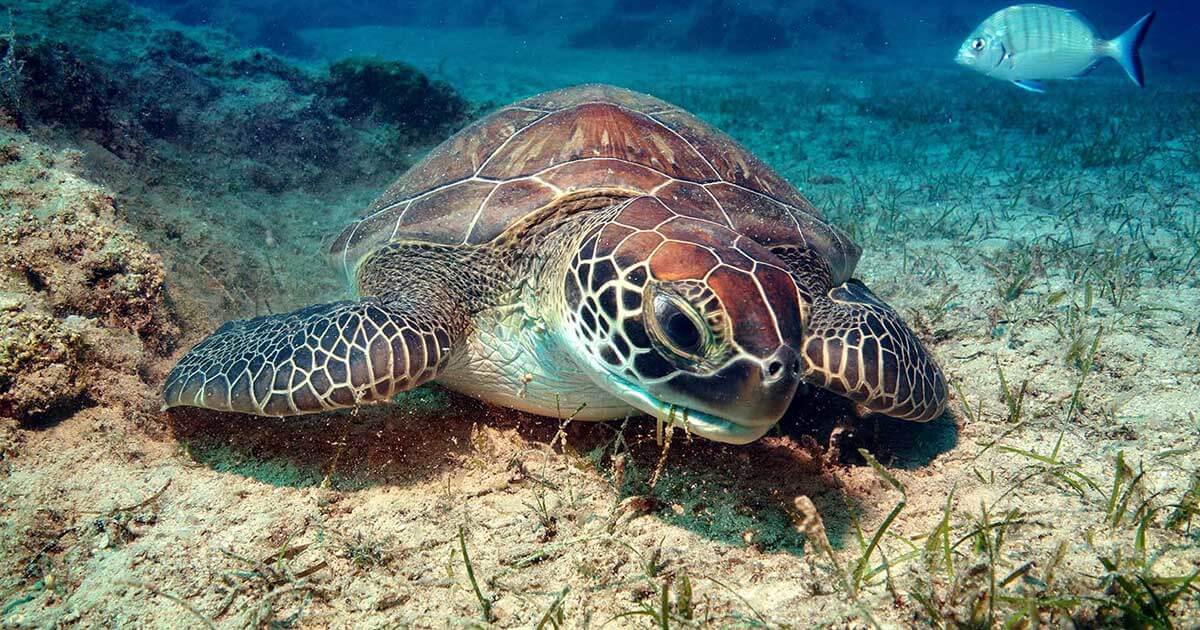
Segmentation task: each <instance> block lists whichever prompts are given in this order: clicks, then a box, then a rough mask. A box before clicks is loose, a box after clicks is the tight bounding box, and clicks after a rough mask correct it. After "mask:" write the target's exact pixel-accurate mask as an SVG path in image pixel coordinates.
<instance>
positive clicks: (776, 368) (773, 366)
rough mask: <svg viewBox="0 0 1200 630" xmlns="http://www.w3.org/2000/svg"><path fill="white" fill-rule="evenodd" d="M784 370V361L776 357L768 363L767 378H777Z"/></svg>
mask: <svg viewBox="0 0 1200 630" xmlns="http://www.w3.org/2000/svg"><path fill="white" fill-rule="evenodd" d="M782 372H783V361H780V360H779V359H775V360H774V361H771V362H770V363H768V364H767V378H772V379H776V378H779V375H780V374H781V373H782Z"/></svg>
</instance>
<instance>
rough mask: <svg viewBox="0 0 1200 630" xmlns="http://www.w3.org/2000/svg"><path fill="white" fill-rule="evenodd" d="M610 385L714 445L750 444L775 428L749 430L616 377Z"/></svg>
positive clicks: (640, 407) (610, 377) (609, 376)
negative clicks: (662, 398)
mask: <svg viewBox="0 0 1200 630" xmlns="http://www.w3.org/2000/svg"><path fill="white" fill-rule="evenodd" d="M605 376H606V377H607V378H606V379H605V380H606V381H607V383H606V384H607V385H608V386H609V387H611V388H612V389H613V390H614V391H613V393H615V394H616V395H617V396H619V397H620V398H622V399H623V400H625V401H626V402H628V403H629V404H630V405H632V406H634V407H636V408H637V409H638V410H639V411H642V412H644V413H646V414H649V415H651V416H654V417H655V418H656V419H657V420H659V421H660V422H664V423H668V424H673V425H675V426H678V427H681V428H683V429H685V430H687V431H688V432H690V433H695V434H696V435H699V436H701V437H703V438H707V439H709V440H713V441H714V442H724V443H726V444H749V443H750V442H753V441H754V440H757V439H758V438H760V437H762V436H763V434H765V433H766V432H767V430H769V429H770V428H771V426H773V425H774V423H771V424H768V425H758V426H745V425H740V424H737V423H736V422H732V421H730V420H726V419H724V418H719V417H717V416H714V415H712V414H708V413H704V412H703V411H697V410H695V409H688V408H686V407H681V406H679V405H672V404H670V403H666V402H663V401H661V400H659V399H658V398H655V397H654V396H651V395H650V393H649V392H647V391H645V390H644V389H641V388H639V387H636V386H634V385H632V384H631V383H629V382H628V381H626V380H624V379H622V378H621V377H619V376H616V375H614V374H606V375H605Z"/></svg>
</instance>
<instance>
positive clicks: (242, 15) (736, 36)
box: [141, 0, 1200, 78]
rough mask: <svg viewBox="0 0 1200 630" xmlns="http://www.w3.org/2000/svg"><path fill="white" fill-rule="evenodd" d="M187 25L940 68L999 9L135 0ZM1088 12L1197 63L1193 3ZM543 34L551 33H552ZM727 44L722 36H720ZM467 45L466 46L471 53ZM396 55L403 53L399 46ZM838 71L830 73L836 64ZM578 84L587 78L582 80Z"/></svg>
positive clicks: (259, 38)
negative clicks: (408, 29)
mask: <svg viewBox="0 0 1200 630" xmlns="http://www.w3.org/2000/svg"><path fill="white" fill-rule="evenodd" d="M141 2H142V3H143V4H145V5H146V6H152V7H155V8H158V9H161V10H162V11H164V12H165V13H167V14H169V15H171V16H172V17H174V18H175V19H177V20H180V21H181V22H184V23H190V24H198V25H207V26H214V27H217V28H222V29H227V30H230V31H232V32H234V33H237V34H238V35H239V36H240V37H242V38H243V39H244V40H245V41H247V42H250V43H255V44H261V45H264V46H267V47H269V48H272V49H274V50H276V51H278V52H282V53H285V54H293V55H298V56H305V55H310V54H312V53H313V51H312V49H311V47H310V46H309V45H308V44H307V43H306V42H305V37H304V32H305V31H306V30H311V29H327V28H348V27H361V26H421V27H429V28H434V29H444V30H454V29H463V28H477V27H493V28H499V29H503V30H505V31H507V32H509V33H512V34H515V35H518V36H522V37H529V38H532V39H543V38H545V39H547V40H548V41H553V40H554V39H558V40H559V41H561V42H564V43H573V44H575V45H584V46H589V47H594V48H595V50H596V54H597V55H603V54H604V52H603V51H604V50H606V49H619V48H641V49H653V50H667V51H672V50H674V51H679V50H716V51H721V52H726V53H730V54H734V53H740V52H753V51H759V52H761V51H764V50H776V49H786V50H789V51H791V52H792V53H794V54H798V55H802V54H806V53H807V52H809V51H810V50H811V47H810V46H809V45H807V44H808V40H809V39H810V38H811V37H812V35H813V34H814V33H820V32H832V33H834V34H838V35H840V36H843V37H844V38H845V40H846V41H845V42H844V43H845V44H846V45H847V46H848V47H849V48H850V49H857V50H858V52H860V53H861V54H863V55H876V56H880V57H883V58H895V59H896V60H897V63H909V62H910V60H911V59H913V58H916V59H921V60H923V61H924V62H926V63H931V64H933V63H938V62H944V61H945V60H946V59H948V58H949V56H950V54H951V53H952V51H953V49H954V48H955V47H956V46H957V45H958V43H959V42H960V41H961V40H962V38H964V37H965V36H966V35H967V33H968V32H969V31H970V29H971V28H972V27H973V26H974V25H975V24H977V23H978V22H979V21H981V20H982V19H983V18H985V17H986V16H987V15H988V14H990V13H991V12H993V11H995V10H997V9H1000V8H1003V7H1005V6H1007V4H1008V3H1004V2H995V1H988V2H969V1H958V2H945V1H943V2H922V1H919V0H900V1H887V2H883V1H873V0H850V1H848V2H842V1H838V2H782V1H761V2H754V1H748V2H740V1H732V0H724V1H722V0H714V1H709V2H689V1H686V0H663V1H659V2H647V1H643V0H610V1H609V2H594V3H593V2H589V3H577V2H570V1H563V0H548V1H528V0H525V1H516V2H496V1H494V0H473V1H449V2H442V1H439V0H427V1H413V0H404V1H399V0H366V1H363V2H354V3H338V2H322V1H320V0H300V1H295V2H293V1H290V0H231V1H228V2H221V3H214V2H206V1H204V0H141ZM1058 6H1062V7H1064V8H1070V9H1076V10H1078V11H1081V12H1082V13H1083V14H1084V15H1086V16H1087V17H1088V18H1089V19H1090V20H1091V21H1092V22H1093V23H1094V24H1095V25H1096V26H1097V28H1098V30H1099V32H1100V34H1101V35H1102V36H1105V37H1113V36H1115V35H1116V34H1117V33H1120V32H1121V31H1123V30H1124V29H1125V28H1127V27H1128V26H1129V25H1130V24H1132V23H1133V22H1134V21H1135V20H1136V19H1137V18H1138V17H1140V16H1141V15H1143V14H1145V13H1146V12H1148V11H1150V10H1157V11H1158V22H1157V24H1155V26H1154V33H1153V37H1152V40H1151V44H1150V45H1148V46H1147V51H1146V55H1147V57H1148V58H1149V59H1152V60H1153V65H1154V67H1155V70H1156V71H1158V72H1160V73H1166V72H1179V73H1186V72H1187V71H1188V70H1189V69H1192V68H1194V67H1195V65H1196V61H1197V60H1200V47H1197V46H1196V45H1195V44H1194V42H1193V41H1192V39H1191V36H1192V35H1193V34H1194V29H1195V25H1196V24H1197V22H1198V21H1200V3H1196V2H1193V1H1191V0H1159V1H1158V2H1141V1H1137V2H1130V1H1126V0H1079V1H1076V2H1069V3H1059V4H1058ZM547 36H548V37H547ZM721 39H724V40H725V41H723V42H722V41H718V40H721ZM471 52H472V51H471V50H470V49H464V50H462V51H461V54H463V55H469V54H471ZM394 54H395V56H396V57H398V58H403V57H405V53H404V51H401V50H396V51H395V53H394ZM830 69H831V70H836V67H831V68H830ZM581 78H583V77H581Z"/></svg>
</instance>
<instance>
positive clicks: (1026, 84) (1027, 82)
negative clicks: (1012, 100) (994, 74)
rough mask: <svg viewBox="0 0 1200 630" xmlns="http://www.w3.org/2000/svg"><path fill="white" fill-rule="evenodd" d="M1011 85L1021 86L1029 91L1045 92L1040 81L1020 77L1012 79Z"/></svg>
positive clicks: (1044, 87)
mask: <svg viewBox="0 0 1200 630" xmlns="http://www.w3.org/2000/svg"><path fill="white" fill-rule="evenodd" d="M1013 85H1015V86H1017V87H1019V88H1021V89H1022V90H1029V91H1030V92H1037V93H1038V94H1045V93H1046V86H1045V85H1044V84H1042V82H1041V81H1034V80H1032V79H1022V80H1020V81H1013Z"/></svg>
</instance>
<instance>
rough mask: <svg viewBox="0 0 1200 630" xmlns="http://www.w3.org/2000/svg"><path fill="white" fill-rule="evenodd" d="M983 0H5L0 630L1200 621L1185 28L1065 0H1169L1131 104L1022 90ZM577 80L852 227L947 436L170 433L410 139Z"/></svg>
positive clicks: (923, 428)
mask: <svg viewBox="0 0 1200 630" xmlns="http://www.w3.org/2000/svg"><path fill="white" fill-rule="evenodd" d="M1004 6H1006V5H1005V4H1004V3H999V2H985V3H974V2H965V1H964V2H917V1H916V0H905V1H893V2H886V3H885V2H872V1H868V0H847V1H845V2H817V1H801V2H765V1H764V2H752V1H746V2H732V1H722V0H717V1H710V2H686V1H676V0H667V1H662V2H637V1H633V0H607V1H602V2H594V3H574V2H565V1H562V2H550V1H546V2H534V1H530V2H497V1H494V0H493V1H486V0H478V1H461V2H437V1H433V0H429V1H417V2H385V1H372V0H357V1H354V2H318V1H316V0H225V1H221V2H213V1H208V0H184V1H174V0H171V1H167V0H164V1H145V2H134V3H132V4H131V3H128V2H125V1H123V0H95V1H83V0H27V1H14V0H6V1H4V2H0V625H2V626H4V627H10V626H11V627H47V626H55V625H66V626H83V627H181V626H182V627H187V626H197V625H200V626H204V625H213V626H219V627H245V626H256V627H257V626H268V625H269V626H272V627H277V626H295V627H384V626H387V627H391V626H397V625H399V626H412V627H443V626H446V625H451V624H454V625H459V624H461V625H471V624H494V625H496V626H500V627H514V626H521V627H529V626H536V627H604V626H608V627H630V626H634V627H641V626H656V627H669V626H671V625H676V626H680V625H682V626H686V625H689V624H691V625H698V626H720V627H728V626H738V627H779V626H785V625H790V626H792V627H808V626H811V625H815V624H837V625H848V626H851V627H859V626H873V625H879V626H883V627H930V626H934V627H950V626H964V625H969V626H972V627H1000V626H1005V627H1029V626H1033V625H1037V624H1039V623H1051V624H1054V625H1062V626H1071V625H1076V626H1083V627H1131V626H1136V627H1172V626H1174V627H1196V626H1197V625H1200V609H1198V607H1200V597H1198V595H1200V578H1197V573H1196V567H1197V566H1198V563H1200V529H1198V527H1200V523H1197V522H1194V521H1195V520H1196V519H1195V516H1196V513H1197V510H1198V509H1200V508H1198V505H1200V472H1198V471H1200V450H1198V447H1200V419H1198V418H1197V414H1198V413H1200V63H1198V62H1200V48H1198V47H1197V46H1196V44H1195V41H1194V40H1195V38H1194V36H1193V32H1194V29H1195V25H1196V24H1197V22H1198V18H1200V5H1198V4H1197V3H1195V2H1192V1H1187V0H1167V1H1163V2H1157V3H1139V2H1130V1H1128V0H1125V1H1116V0H1108V1H1088V2H1083V1H1081V2H1077V3H1072V4H1069V5H1063V6H1065V7H1067V8H1072V9H1077V10H1079V11H1080V12H1081V13H1082V14H1084V15H1085V16H1087V18H1088V19H1089V21H1090V22H1091V23H1092V24H1094V25H1095V27H1096V29H1097V31H1098V33H1099V35H1100V36H1102V37H1106V38H1107V37H1115V36H1117V35H1118V34H1119V33H1121V32H1122V31H1124V30H1125V29H1126V28H1128V27H1129V26H1130V25H1132V24H1133V23H1134V22H1135V21H1136V20H1137V19H1138V18H1139V17H1141V16H1142V15H1144V14H1146V13H1147V12H1149V11H1151V10H1156V11H1157V19H1156V20H1155V22H1154V24H1153V25H1152V26H1151V28H1150V31H1149V34H1148V36H1147V38H1146V40H1145V44H1144V46H1143V48H1142V60H1143V62H1144V65H1145V71H1146V86H1145V88H1144V89H1139V88H1138V87H1137V86H1135V85H1134V84H1132V83H1131V82H1130V81H1129V79H1128V78H1127V77H1126V76H1125V74H1124V73H1123V72H1122V71H1121V68H1120V67H1119V66H1118V65H1117V64H1116V63H1115V62H1113V61H1111V60H1110V61H1105V62H1104V63H1103V64H1101V65H1100V66H1099V67H1098V68H1097V69H1096V70H1095V71H1094V72H1092V73H1091V74H1090V75H1088V76H1086V77H1084V78H1082V79H1080V80H1076V81H1053V82H1047V88H1048V91H1047V93H1046V94H1034V93H1030V92H1028V91H1024V90H1020V89H1018V88H1016V87H1014V86H1012V85H1010V84H1008V83H1006V82H1003V81H998V80H995V79H992V78H989V77H986V76H983V75H981V74H978V73H975V72H972V71H971V70H968V69H966V68H962V67H959V66H957V65H956V64H955V63H954V55H955V52H956V51H957V49H958V47H959V45H960V44H961V43H962V42H963V41H964V39H966V38H967V36H968V35H969V34H970V32H971V31H972V29H974V28H975V26H976V25H977V24H979V23H980V22H981V21H982V20H983V19H984V18H986V17H987V16H988V15H989V14H991V13H992V12H993V11H995V10H998V9H1001V8H1003V7H1004ZM591 82H603V83H611V84H615V85H618V86H622V87H627V88H630V89H634V90H638V91H641V92H646V93H649V94H652V95H654V96H657V97H659V98H662V99H664V100H667V101H669V102H671V103H673V104H676V105H679V106H680V107H682V108H684V109H686V110H688V111H690V112H692V113H694V114H696V115H697V116H699V117H700V118H702V119H703V120H705V121H707V122H709V123H711V124H713V125H714V126H716V127H718V128H720V129H722V130H723V131H725V132H727V133H728V134H730V135H731V136H732V137H733V138H735V139H736V140H737V141H738V142H740V143H742V144H743V145H744V146H745V147H746V148H747V149H748V150H750V151H751V152H752V153H754V154H756V155H757V156H759V157H760V158H762V159H763V160H764V161H765V162H766V163H767V164H769V165H770V166H771V167H772V168H774V169H776V170H778V171H779V173H780V174H782V175H783V176H784V177H785V178H786V179H788V180H789V181H790V182H792V183H793V184H795V185H796V187H797V188H799V189H800V190H801V191H802V192H803V193H804V195H805V196H806V197H808V198H809V199H810V200H811V201H812V202H813V203H814V205H815V206H816V207H817V208H818V209H820V210H821V211H822V212H823V213H825V215H826V217H827V218H828V219H829V221H830V222H832V223H834V224H836V225H838V226H840V227H841V228H843V229H845V230H846V231H847V232H848V233H850V234H851V235H852V236H853V238H854V239H855V241H856V242H857V243H858V244H859V245H861V246H862V247H863V249H864V254H863V259H862V262H861V263H860V264H859V267H858V270H857V273H856V275H857V276H858V277H861V278H863V279H864V280H865V281H867V282H868V283H869V284H870V285H871V286H872V288H873V290H874V291H875V292H876V293H877V294H879V295H880V296H881V297H882V298H884V299H885V300H887V301H888V302H889V303H891V304H893V305H894V306H896V308H897V309H898V310H899V311H900V313H901V314H902V315H903V316H904V317H905V319H906V320H907V321H908V323H909V324H910V325H911V326H912V327H913V329H914V330H915V331H916V332H917V333H918V334H919V335H920V336H921V337H922V339H923V340H924V341H925V343H926V344H928V345H929V347H930V348H931V349H932V350H933V352H934V353H935V354H936V355H937V357H938V359H939V361H940V362H941V364H942V366H943V368H944V370H945V371H946V374H947V377H948V379H949V380H950V382H951V390H952V392H951V393H952V399H951V404H950V410H949V411H948V413H947V414H946V416H944V417H943V418H941V419H939V420H937V421H934V422H932V423H929V424H925V425H916V424H908V423H902V422H893V421H888V420H868V421H859V420H857V419H856V418H855V414H854V411H853V409H852V408H851V406H850V405H849V404H846V403H844V402H843V401H840V400H837V399H835V398H833V397H830V396H822V395H821V394H819V393H817V392H812V393H811V394H810V395H807V396H801V397H798V399H797V401H796V402H795V403H794V404H793V408H792V409H791V410H790V411H789V413H788V415H787V416H786V417H785V419H784V420H783V421H782V422H781V423H780V425H779V427H778V429H776V430H774V431H773V432H772V433H771V434H770V435H769V436H768V437H766V438H764V439H762V440H760V441H758V442H756V443H754V444H751V445H748V446H744V447H727V446H722V445H718V444H714V443H708V442H702V441H700V440H694V441H686V440H682V439H679V440H676V441H675V443H674V444H673V445H671V444H670V443H669V442H668V443H667V445H663V444H661V443H660V442H659V441H657V440H656V435H655V428H654V426H653V423H652V422H649V421H637V420H631V421H630V422H628V423H626V424H624V425H622V424H620V423H609V424H586V423H572V424H570V425H569V426H567V427H565V428H562V429H561V430H560V427H559V425H558V423H557V422H555V421H552V420H547V419H544V418H537V417H533V416H529V415H524V414H520V413H517V412H514V411H511V410H505V409H500V408H495V407H491V406H488V405H485V404H483V403H479V402H476V401H472V400H469V399H466V398H463V397H459V396H457V395H454V394H452V393H449V392H447V391H445V390H442V389H439V388H437V387H425V388H421V389H419V390H417V391H415V392H410V393H408V394H405V395H402V396H401V397H400V398H399V400H398V401H397V404H396V405H394V406H372V407H369V408H363V409H360V410H354V411H351V412H345V413H328V414H320V415H317V416H313V417H307V418H301V419H261V418H253V419H251V418H246V417H242V416H237V415H234V414H221V413H213V412H201V411H172V412H171V413H165V412H162V411H160V410H159V406H160V404H161V397H160V393H161V392H160V389H161V384H162V381H163V379H164V377H165V375H166V373H167V371H168V370H169V369H170V367H171V365H172V364H173V363H174V361H175V360H176V359H177V358H178V357H179V356H181V354H182V353H183V352H184V351H186V350H187V349H188V348H189V347H190V346H192V345H193V344H194V343H196V342H197V341H199V340H200V339H202V338H203V337H204V336H205V335H207V334H208V333H210V332H211V331H213V330H214V329H215V328H216V327H217V326H219V325H220V324H221V323H222V322H224V321H226V320H229V319H234V318H245V317H251V316H255V315H262V314H266V313H274V312H283V311H287V310H291V309H294V308H299V307H302V306H304V305H308V304H312V303H316V302H322V301H331V300H336V299H341V298H342V297H344V296H345V294H346V293H345V292H346V287H345V286H344V282H343V279H342V278H341V277H339V275H338V273H337V272H336V271H335V270H334V269H333V268H332V267H331V266H329V265H328V264H327V262H326V260H325V259H324V256H323V254H322V252H323V245H324V244H326V243H328V242H329V240H330V239H332V238H333V237H334V236H335V235H336V234H337V233H338V232H339V231H340V230H341V229H342V227H344V226H345V225H346V224H348V223H349V222H350V221H351V220H353V218H354V217H356V216H357V215H358V214H359V213H360V212H361V211H362V209H363V208H365V207H366V206H367V205H368V204H369V203H370V202H371V200H372V199H373V198H374V197H376V196H377V195H378V194H379V193H380V192H382V191H383V190H384V189H385V188H386V187H387V185H388V184H389V183H390V182H391V181H392V180H394V179H395V178H396V177H397V176H398V175H399V174H401V173H402V172H403V171H404V170H405V169H406V168H407V167H409V166H411V165H412V164H413V163H415V162H416V161H418V160H419V159H420V158H421V157H422V156H423V155H424V154H425V153H427V152H428V151H429V149H430V148H432V147H433V146H436V144H437V143H439V142H440V141H442V140H444V139H445V138H447V137H448V136H449V135H450V134H452V133H453V132H454V131H456V130H458V129H460V128H462V127H463V126H465V125H466V124H468V123H470V122H471V121H472V120H474V119H476V118H478V117H480V116H482V115H484V114H486V113H487V112H489V111H491V110H493V109H495V108H497V107H500V106H503V105H505V104H507V103H510V102H512V101H515V100H518V99H521V98H525V97H527V96H530V95H533V94H536V93H539V92H542V91H545V90H551V89H557V88H561V87H565V86H568V85H574V84H579V83H591ZM668 447H669V448H668ZM859 449H862V451H860V450H859Z"/></svg>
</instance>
